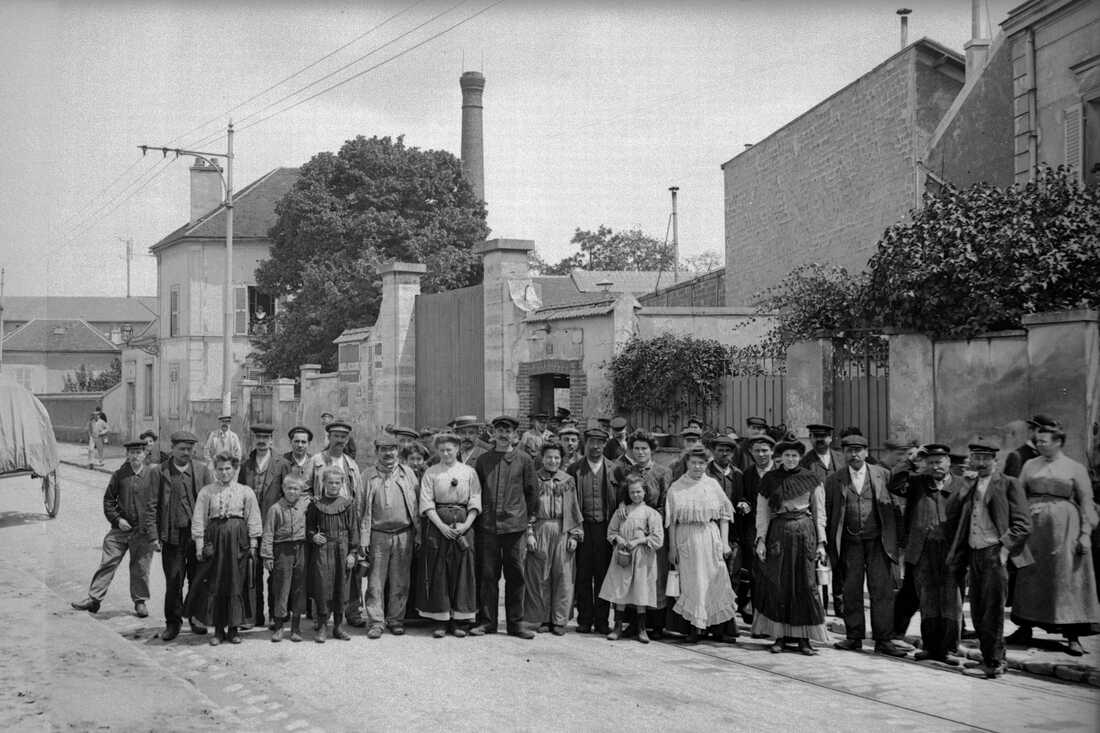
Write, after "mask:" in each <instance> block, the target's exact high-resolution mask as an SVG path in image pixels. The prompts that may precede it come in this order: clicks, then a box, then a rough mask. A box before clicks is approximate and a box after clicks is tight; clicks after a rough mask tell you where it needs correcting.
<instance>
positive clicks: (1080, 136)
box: [1063, 104, 1085, 181]
mask: <svg viewBox="0 0 1100 733" xmlns="http://www.w3.org/2000/svg"><path fill="white" fill-rule="evenodd" d="M1084 122H1085V113H1084V109H1083V107H1082V105H1080V104H1075V105H1073V106H1072V107H1066V110H1065V122H1064V123H1063V127H1064V130H1065V135H1066V138H1065V139H1066V157H1065V160H1064V161H1063V162H1064V163H1065V164H1066V165H1067V166H1068V167H1069V168H1070V169H1071V175H1072V176H1073V177H1074V178H1076V179H1077V180H1078V181H1083V180H1084V177H1083V174H1084V170H1085V160H1084V155H1085V140H1084V137H1085V125H1084Z"/></svg>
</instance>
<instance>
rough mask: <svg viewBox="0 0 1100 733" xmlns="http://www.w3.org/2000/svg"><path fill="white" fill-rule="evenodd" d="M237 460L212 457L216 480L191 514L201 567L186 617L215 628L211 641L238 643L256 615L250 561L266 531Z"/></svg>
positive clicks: (224, 455) (226, 456)
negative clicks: (239, 474)
mask: <svg viewBox="0 0 1100 733" xmlns="http://www.w3.org/2000/svg"><path fill="white" fill-rule="evenodd" d="M236 475H237V459H235V458H234V457H233V456H231V455H229V454H228V453H219V454H218V455H216V456H215V457H214V479H215V482H214V483H212V484H208V485H207V486H204V487H202V488H201V489H200V490H199V493H198V496H197V497H196V498H195V511H194V513H193V514H192V515H191V537H192V538H193V539H194V541H195V554H196V555H197V556H198V560H199V568H198V570H197V571H196V573H195V580H194V582H192V583H191V588H190V590H189V591H188V593H187V600H186V602H185V613H184V616H185V617H188V616H192V617H195V618H197V619H198V620H199V621H202V622H203V623H204V624H206V625H207V626H213V627H214V636H213V637H211V639H210V643H211V644H212V645H215V646H216V645H218V644H220V643H221V642H222V640H223V639H225V640H226V641H228V642H229V643H231V644H240V643H241V636H240V633H239V631H238V627H239V626H241V625H243V624H244V623H245V621H246V619H248V618H250V617H251V616H252V609H251V608H250V605H251V604H250V603H249V594H248V592H247V591H246V588H245V587H246V585H247V583H248V577H249V575H248V560H249V557H250V556H251V557H252V558H253V559H254V558H255V556H256V549H257V548H258V547H259V544H260V535H261V534H262V533H263V522H262V521H261V519H260V505H259V504H258V503H257V502H256V494H255V493H253V491H252V489H250V488H248V487H247V486H245V485H244V484H239V483H237V482H236V481H234V480H233V477H234V476H236Z"/></svg>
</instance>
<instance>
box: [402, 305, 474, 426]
mask: <svg viewBox="0 0 1100 733" xmlns="http://www.w3.org/2000/svg"><path fill="white" fill-rule="evenodd" d="M484 323H485V306H484V304H483V301H482V287H481V286H480V285H475V286H473V287H469V288H461V289H459V290H448V291H447V292H444V293H435V294H432V295H418V296H416V424H417V426H418V427H424V426H432V427H435V428H439V427H442V426H444V425H446V424H447V422H448V421H450V420H452V419H453V418H454V417H456V416H457V415H478V416H482V414H483V413H484V411H485V328H484Z"/></svg>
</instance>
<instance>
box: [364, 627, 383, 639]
mask: <svg viewBox="0 0 1100 733" xmlns="http://www.w3.org/2000/svg"><path fill="white" fill-rule="evenodd" d="M367 638H368V639H381V638H382V627H381V626H371V627H370V628H369V629H367Z"/></svg>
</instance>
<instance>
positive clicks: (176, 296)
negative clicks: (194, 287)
mask: <svg viewBox="0 0 1100 733" xmlns="http://www.w3.org/2000/svg"><path fill="white" fill-rule="evenodd" d="M168 335H169V336H179V335H180V286H179V285H173V286H172V288H171V289H170V290H169V291H168Z"/></svg>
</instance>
